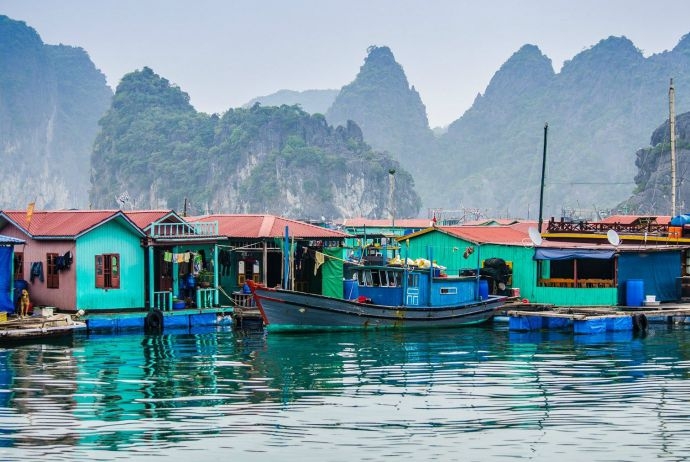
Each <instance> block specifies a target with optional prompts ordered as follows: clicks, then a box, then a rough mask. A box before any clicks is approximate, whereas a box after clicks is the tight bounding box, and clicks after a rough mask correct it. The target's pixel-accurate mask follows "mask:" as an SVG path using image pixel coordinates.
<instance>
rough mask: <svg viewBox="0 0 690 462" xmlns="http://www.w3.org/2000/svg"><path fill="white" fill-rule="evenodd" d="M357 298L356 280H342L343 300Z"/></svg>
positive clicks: (357, 287) (357, 286)
mask: <svg viewBox="0 0 690 462" xmlns="http://www.w3.org/2000/svg"><path fill="white" fill-rule="evenodd" d="M357 297H359V285H357V279H343V298H344V299H345V300H355V299H356V298H357Z"/></svg>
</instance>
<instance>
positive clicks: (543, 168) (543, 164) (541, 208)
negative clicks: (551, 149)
mask: <svg viewBox="0 0 690 462" xmlns="http://www.w3.org/2000/svg"><path fill="white" fill-rule="evenodd" d="M548 131H549V123H548V122H546V123H545V124H544V155H543V157H542V159H541V189H540V191H539V227H538V228H537V229H538V230H539V232H540V233H541V225H542V223H543V222H544V219H543V218H542V217H543V215H542V214H543V211H544V175H545V173H546V135H547V133H548Z"/></svg>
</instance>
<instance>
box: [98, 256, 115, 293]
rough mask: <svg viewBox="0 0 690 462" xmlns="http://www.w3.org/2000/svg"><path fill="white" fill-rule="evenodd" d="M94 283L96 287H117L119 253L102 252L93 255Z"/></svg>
mask: <svg viewBox="0 0 690 462" xmlns="http://www.w3.org/2000/svg"><path fill="white" fill-rule="evenodd" d="M94 262H95V267H94V275H95V283H96V288H97V289H106V290H107V289H119V288H120V273H121V260H120V254H119V253H102V254H98V255H96V256H95V260H94Z"/></svg>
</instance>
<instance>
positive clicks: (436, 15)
mask: <svg viewBox="0 0 690 462" xmlns="http://www.w3.org/2000/svg"><path fill="white" fill-rule="evenodd" d="M0 14H5V15H7V16H9V17H10V18H12V19H16V20H22V21H25V22H26V23H27V24H28V25H29V26H31V27H33V28H34V29H36V31H37V32H38V33H39V35H40V36H41V38H42V39H43V41H44V42H45V43H48V44H58V43H63V44H66V45H72V46H79V47H82V48H84V49H85V50H86V51H87V52H88V53H89V55H90V56H91V59H92V60H93V62H94V63H95V64H96V67H97V68H99V69H100V70H101V71H102V72H103V73H104V74H105V75H106V77H107V79H108V83H109V85H110V86H111V87H113V89H115V86H116V85H117V83H118V82H119V80H120V79H121V78H122V76H123V75H124V74H126V73H128V72H131V71H134V70H136V69H141V68H142V67H143V66H149V67H150V68H152V69H153V70H154V72H156V73H158V74H159V75H161V76H162V77H165V78H166V79H168V80H170V81H171V82H172V83H174V84H177V85H179V87H180V88H181V89H182V90H183V91H185V92H187V93H188V94H189V95H190V97H191V101H192V104H193V105H194V106H195V107H196V108H197V110H199V111H204V112H209V113H212V112H218V113H222V112H224V111H226V110H227V109H229V108H231V107H238V106H241V105H243V104H244V103H246V102H248V101H249V100H250V99H252V98H253V97H256V96H263V95H267V94H270V93H273V92H275V91H277V90H280V89H290V90H307V89H326V88H331V89H338V88H340V87H342V86H343V85H346V84H348V83H350V82H351V81H352V80H353V79H354V78H355V76H356V75H357V72H358V71H359V67H360V66H361V65H362V64H363V62H364V58H365V56H366V49H367V47H368V46H370V45H378V46H382V45H386V46H388V47H390V48H391V50H392V51H393V54H394V55H395V58H396V60H397V61H398V63H400V64H401V65H402V67H403V69H404V70H405V74H406V75H407V78H408V80H409V82H410V84H411V85H414V86H415V88H416V89H417V91H418V92H419V93H420V95H421V98H422V101H423V102H424V104H425V105H426V108H427V114H428V116H429V122H430V124H431V126H432V127H434V126H441V125H447V124H449V123H450V122H452V121H454V120H456V119H457V118H459V117H460V116H461V115H462V114H463V113H464V112H465V111H466V110H467V109H468V108H469V107H470V106H471V104H472V101H473V100H474V98H475V96H476V95H477V94H478V93H483V92H484V90H485V89H486V86H487V85H488V83H489V80H490V79H491V77H492V76H493V75H494V73H495V72H496V71H497V70H498V69H499V67H500V66H501V65H502V64H503V63H504V62H505V61H506V60H507V59H508V58H509V57H510V56H511V55H512V54H513V53H514V52H515V51H517V50H518V49H519V48H520V47H521V46H522V45H524V44H527V43H529V44H533V45H537V46H538V47H539V49H540V50H541V51H542V53H544V54H545V55H546V56H548V57H549V58H550V59H551V60H552V63H553V66H554V69H555V70H556V71H559V70H560V68H561V66H562V64H563V62H564V61H567V60H569V59H572V58H573V57H574V56H575V55H576V54H577V53H579V52H580V51H582V50H584V49H587V48H589V47H591V46H593V45H595V44H596V43H597V42H599V41H600V40H602V39H605V38H607V37H609V36H611V35H614V36H626V37H628V38H629V39H630V40H632V42H633V43H634V44H635V46H637V48H639V49H640V50H642V52H643V53H644V55H645V56H649V55H651V54H655V53H659V52H662V51H664V50H670V49H672V48H673V47H674V46H675V45H676V44H677V43H678V41H679V40H680V39H681V37H682V36H684V35H685V34H687V33H690V2H685V1H677V0H676V1H668V0H655V1H651V0H644V1H643V0H572V1H566V0H512V1H509V0H493V1H469V0H467V1H462V0H454V1H453V0H425V1H409V0H380V1H377V0H348V1H328V0H303V1H300V0H292V1H290V0H282V1H281V0H184V1H183V0H167V1H163V0H0Z"/></svg>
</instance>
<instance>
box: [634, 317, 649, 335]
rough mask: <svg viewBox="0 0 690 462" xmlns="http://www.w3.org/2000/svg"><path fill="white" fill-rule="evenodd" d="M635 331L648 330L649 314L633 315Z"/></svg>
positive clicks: (642, 331)
mask: <svg viewBox="0 0 690 462" xmlns="http://www.w3.org/2000/svg"><path fill="white" fill-rule="evenodd" d="M632 324H633V332H637V333H640V334H641V333H644V332H647V324H648V321H647V316H645V315H644V314H641V313H640V314H634V315H633V317H632Z"/></svg>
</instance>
